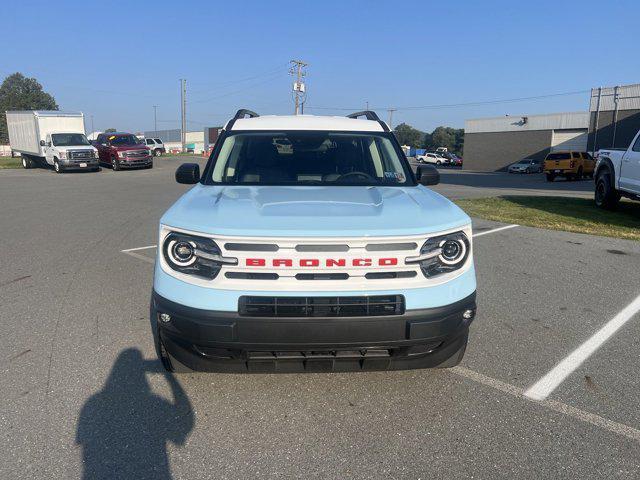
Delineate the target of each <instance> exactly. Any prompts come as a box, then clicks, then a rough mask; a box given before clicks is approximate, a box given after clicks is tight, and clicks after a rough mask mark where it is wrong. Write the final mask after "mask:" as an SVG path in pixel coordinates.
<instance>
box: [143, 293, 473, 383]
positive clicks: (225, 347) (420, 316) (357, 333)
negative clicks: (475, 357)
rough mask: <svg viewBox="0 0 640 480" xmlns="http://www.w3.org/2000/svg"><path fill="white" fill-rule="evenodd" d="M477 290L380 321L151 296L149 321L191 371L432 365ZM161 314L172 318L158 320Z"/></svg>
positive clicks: (459, 341)
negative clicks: (256, 313)
mask: <svg viewBox="0 0 640 480" xmlns="http://www.w3.org/2000/svg"><path fill="white" fill-rule="evenodd" d="M475 309H476V302H475V292H474V293H472V294H471V295H469V296H468V297H466V298H463V299H462V300H459V301H457V302H455V303H452V304H450V305H446V306H442V307H435V308H426V309H419V310H408V311H406V312H405V313H404V314H403V315H391V316H378V317H342V318H340V317H331V318H314V317H311V318H310V317H305V318H271V317H269V318H266V317H246V316H239V315H238V314H237V313H236V312H227V311H213V310H203V309H197V308H192V307H186V306H184V305H180V304H178V303H175V302H172V301H170V300H167V299H166V298H164V297H162V296H160V295H159V294H158V293H156V292H155V291H154V292H153V295H152V299H151V324H152V328H153V329H154V335H155V336H156V339H157V341H158V340H160V341H161V342H162V344H163V345H164V347H165V349H166V350H167V352H168V353H169V355H170V356H171V357H172V359H173V360H177V361H179V362H180V363H182V364H184V365H186V366H187V367H189V368H190V369H192V370H199V371H218V372H254V371H255V372H296V371H359V370H401V369H411V368H428V367H434V366H437V365H439V364H440V363H442V362H443V361H444V360H446V359H447V358H449V357H450V356H451V355H452V354H453V353H455V352H456V351H457V350H458V349H460V348H461V347H462V346H463V345H464V343H465V342H466V337H467V333H468V329H469V325H470V323H471V322H472V320H473V316H472V317H471V318H469V319H465V318H463V313H464V312H465V311H467V310H472V311H473V312H474V314H475ZM160 313H167V314H169V315H170V316H171V320H170V321H169V322H167V323H163V322H161V321H159V320H158V315H159V314H160Z"/></svg>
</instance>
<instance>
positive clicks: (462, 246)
mask: <svg viewBox="0 0 640 480" xmlns="http://www.w3.org/2000/svg"><path fill="white" fill-rule="evenodd" d="M470 251H471V244H470V243H469V239H468V238H467V236H466V235H465V234H464V232H455V233H449V234H447V235H440V236H438V237H432V238H429V239H428V240H427V241H426V242H424V245H423V246H422V248H421V249H420V255H418V256H417V257H408V258H407V259H406V260H405V261H406V263H419V264H420V269H421V270H422V273H423V274H424V276H425V277H427V278H432V277H435V276H437V275H441V274H443V273H447V272H452V271H454V270H457V269H459V268H460V267H462V266H463V265H464V263H465V262H466V261H467V258H469V253H470Z"/></svg>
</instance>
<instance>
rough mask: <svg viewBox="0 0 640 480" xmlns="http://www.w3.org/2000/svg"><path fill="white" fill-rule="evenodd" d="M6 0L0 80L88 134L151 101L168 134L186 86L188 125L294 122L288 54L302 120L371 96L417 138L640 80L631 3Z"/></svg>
mask: <svg viewBox="0 0 640 480" xmlns="http://www.w3.org/2000/svg"><path fill="white" fill-rule="evenodd" d="M1 2H2V4H4V6H2V5H0V9H1V10H2V11H3V12H5V19H4V20H5V21H4V22H3V37H4V38H3V40H2V49H1V50H2V52H1V53H0V57H1V58H2V62H0V76H1V77H2V78H4V77H6V76H7V75H9V74H11V73H14V72H22V73H23V74H25V75H27V76H29V77H35V78H36V79H37V80H38V81H39V82H40V83H41V84H42V85H43V87H44V89H45V90H46V91H47V92H49V93H51V94H52V95H53V96H54V97H55V99H56V101H57V103H58V104H59V106H60V109H61V110H70V111H82V112H84V114H85V118H86V124H87V131H89V130H91V128H92V127H91V117H92V116H93V124H94V129H95V130H104V129H106V128H116V129H118V130H124V131H132V132H139V131H145V130H152V129H153V128H154V109H153V105H157V125H158V129H168V128H178V127H179V126H180V83H179V79H181V78H185V79H186V80H187V102H188V103H187V120H188V124H187V127H188V130H190V131H196V130H202V128H204V127H205V126H217V125H222V124H224V122H225V121H226V120H227V119H228V118H229V117H230V116H232V115H233V113H234V112H235V111H236V110H237V109H238V108H249V109H251V110H254V111H257V112H258V113H260V114H278V115H282V114H291V113H292V112H293V98H292V94H291V89H292V81H293V79H292V77H291V76H290V75H289V74H288V71H289V62H290V60H292V59H301V60H304V61H306V62H307V63H308V64H309V66H308V67H307V68H306V72H307V75H306V77H305V81H306V88H307V100H306V104H305V113H310V114H315V115H344V114H347V113H350V112H351V111H356V110H363V109H364V108H365V106H366V105H367V102H368V104H369V106H370V108H371V109H374V110H376V111H377V112H378V114H379V115H380V116H381V117H382V118H383V119H385V120H388V112H387V110H388V109H389V108H397V109H398V110H397V111H395V112H394V113H393V125H397V124H398V123H400V122H406V123H408V124H410V125H413V126H414V127H416V128H419V129H421V130H424V131H431V130H433V129H434V128H435V127H437V126H440V125H445V126H452V127H456V128H462V127H463V126H464V120H465V119H469V118H480V117H491V116H501V115H506V114H510V115H519V114H526V115H533V114H539V113H552V112H567V111H586V110H588V100H589V93H588V90H589V89H590V88H592V87H598V86H613V85H624V84H629V83H640V61H638V58H639V55H638V54H639V47H640V29H639V28H638V25H637V23H638V19H639V18H640V2H638V1H620V2H617V1H609V2H602V1H600V2H594V1H591V0H585V1H575V2H574V1H567V2H562V1H557V0H556V1H529V2H525V1H519V2H513V1H488V0H487V1H482V2H480V1H455V2H447V1H439V2H431V1H401V0H397V1H393V2H390V1H385V2H383V1H376V0H370V1H355V0H354V1H348V0H343V1H330V0H323V1H300V0H298V1H295V2H293V1H292V2H285V1H275V0H274V1H235V2H229V1H225V2H218V1H213V0H209V1H202V2H200V1H181V2H176V1H173V2H169V1H154V2H150V1H134V2H131V1H129V2H118V1H114V2H101V3H96V5H97V6H94V5H93V2H87V1H86V0H82V1H64V0H60V1H57V2H53V3H52V2H49V1H48V2H32V1H20V2H11V1H10V0H1ZM9 6H10V8H9ZM555 94H563V95H557V96H552V97H546V98H537V99H529V100H522V101H509V102H502V100H512V99H519V98H525V97H541V96H547V95H555ZM491 101H500V102H494V103H484V104H479V105H478V104H476V105H470V104H473V103H480V102H491ZM459 104H462V105H459ZM451 105H455V106H451Z"/></svg>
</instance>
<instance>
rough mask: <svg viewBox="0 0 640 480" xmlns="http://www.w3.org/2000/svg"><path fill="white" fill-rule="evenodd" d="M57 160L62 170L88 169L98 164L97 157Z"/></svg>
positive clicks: (96, 166)
mask: <svg viewBox="0 0 640 480" xmlns="http://www.w3.org/2000/svg"><path fill="white" fill-rule="evenodd" d="M59 162H60V166H61V167H62V168H63V169H64V170H90V169H92V168H98V167H99V166H100V162H99V161H98V158H87V159H86V160H85V159H83V160H59ZM83 165H84V166H83Z"/></svg>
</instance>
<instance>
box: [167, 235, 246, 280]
mask: <svg viewBox="0 0 640 480" xmlns="http://www.w3.org/2000/svg"><path fill="white" fill-rule="evenodd" d="M220 254H221V252H220V249H219V248H218V245H216V242H214V241H213V240H212V239H210V238H205V237H198V236H196V235H189V234H186V233H178V232H172V233H170V234H169V235H167V236H166V237H165V239H164V243H163V245H162V255H163V256H164V259H165V261H166V262H167V264H168V265H169V267H170V268H171V269H172V270H175V271H177V272H180V273H185V274H187V275H195V276H198V277H202V278H206V279H209V280H212V279H214V278H216V276H217V275H218V272H219V271H220V268H221V267H222V265H223V264H230V265H237V264H238V259H237V258H230V257H222V256H221V255H220Z"/></svg>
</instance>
